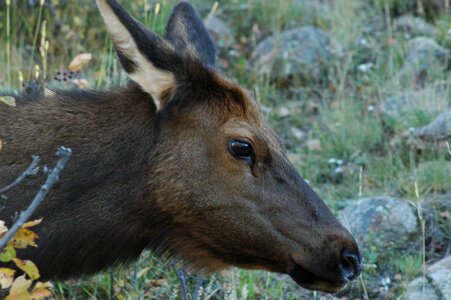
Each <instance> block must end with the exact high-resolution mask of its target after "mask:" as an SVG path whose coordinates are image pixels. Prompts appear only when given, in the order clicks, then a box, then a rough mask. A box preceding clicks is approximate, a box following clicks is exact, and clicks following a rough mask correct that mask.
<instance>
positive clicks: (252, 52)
mask: <svg viewBox="0 0 451 300" xmlns="http://www.w3.org/2000/svg"><path fill="white" fill-rule="evenodd" d="M120 2H121V3H122V4H123V5H124V6H125V7H126V8H127V10H128V11H130V12H131V13H132V14H133V15H134V16H135V17H136V18H138V19H139V20H140V21H142V22H143V23H145V24H146V25H147V26H149V27H150V28H152V29H153V30H154V31H156V32H159V33H163V32H164V28H165V24H166V20H167V18H168V15H169V14H170V12H171V9H172V7H173V6H174V4H175V3H176V2H177V1H176V0H164V1H159V2H157V1H153V0H139V1H126V0H123V1H120ZM191 2H192V3H193V4H195V6H196V7H197V9H198V11H199V13H200V15H201V16H202V17H203V18H206V19H208V18H210V19H209V22H208V23H209V29H210V30H211V31H212V32H213V33H215V39H216V42H217V45H218V56H219V68H220V69H221V71H223V72H224V73H225V74H227V76H229V77H230V78H232V79H234V80H236V81H238V82H239V83H240V84H242V85H243V86H244V87H246V88H247V89H249V90H250V91H251V92H252V93H253V94H254V95H255V97H256V98H257V99H258V101H259V102H260V104H261V106H262V110H263V112H264V114H265V117H266V118H267V120H268V122H269V123H270V124H271V125H272V126H273V128H274V129H275V130H276V131H277V132H278V134H279V135H280V136H281V137H283V139H284V140H285V143H286V145H287V148H288V151H289V155H290V158H291V159H292V161H293V162H294V163H295V165H296V166H297V167H298V169H299V171H300V172H301V174H303V176H304V177H305V178H306V179H308V180H309V182H310V183H311V184H312V185H313V186H314V187H315V188H316V190H317V191H319V194H320V195H321V196H322V197H323V198H324V199H325V201H326V202H327V203H328V205H329V206H330V207H331V208H332V209H333V210H334V211H336V212H338V211H339V210H341V209H343V208H344V207H345V206H347V205H349V203H351V202H353V201H357V200H358V199H361V198H365V197H375V196H391V197H395V198H399V199H405V200H403V201H407V202H408V203H409V205H410V203H412V204H413V206H414V207H416V208H422V207H423V206H422V203H429V204H430V203H432V204H433V206H434V207H439V208H438V209H435V210H432V211H431V212H429V213H428V216H427V219H426V220H427V222H428V223H427V224H426V223H424V225H425V227H423V229H424V230H422V231H421V230H420V235H419V236H418V237H417V239H415V240H412V241H409V243H406V247H405V248H404V249H402V250H400V251H398V252H396V251H395V252H390V253H386V249H384V248H383V247H382V248H381V247H376V246H372V247H371V246H368V247H365V248H364V250H363V251H364V253H363V254H364V257H365V262H366V264H367V269H366V271H365V272H364V274H363V276H362V277H361V278H360V280H358V281H356V282H355V283H353V284H351V285H350V287H348V288H347V289H346V290H345V291H344V292H342V293H340V294H338V295H334V296H332V295H325V294H321V293H315V292H310V291H306V290H302V289H301V288H299V287H297V286H296V285H295V284H294V283H293V282H292V281H291V280H290V279H289V278H288V277H285V276H282V275H278V274H270V273H267V272H263V271H243V270H238V269H232V270H229V271H226V272H223V273H220V274H215V275H213V276H209V277H207V278H203V280H202V282H201V281H200V279H199V277H196V276H195V275H190V276H189V277H188V278H189V290H190V292H189V294H190V296H192V295H194V294H195V293H194V289H195V286H196V283H198V286H197V287H200V291H199V292H198V293H197V296H198V299H302V298H305V299H360V298H362V299H363V298H371V299H376V298H380V299H395V298H397V297H398V296H399V295H401V294H402V293H403V292H404V291H405V290H406V287H407V286H408V283H409V282H410V281H411V280H413V279H414V278H416V277H418V276H420V277H421V276H425V274H424V273H423V265H424V264H425V263H426V264H429V263H433V262H435V261H437V260H439V259H441V258H443V257H445V256H447V255H449V253H450V249H451V242H450V236H451V223H450V216H449V210H448V209H449V207H450V205H449V202H451V196H450V194H449V193H450V192H451V176H450V173H451V162H450V157H451V152H450V149H449V133H448V135H447V136H445V138H443V137H441V138H434V137H432V138H429V139H427V140H422V139H421V137H419V138H418V139H416V138H413V137H412V136H409V134H408V132H409V128H419V127H422V126H425V125H428V124H430V123H431V122H432V121H433V120H434V119H435V118H436V117H437V115H438V114H439V113H441V112H443V111H445V110H446V109H447V108H449V107H450V105H451V92H450V90H451V77H450V67H451V63H450V54H449V53H450V52H449V51H450V50H451V15H450V13H449V1H435V0H421V1H419V0H406V1H403V0H367V1H362V0H340V1H332V0H329V1H328V0H312V1H307V0H306V1H302V0H283V1H272V0H261V1H258V0H229V1H220V2H219V3H215V1H211V0H193V1H191ZM401 16H411V17H412V16H414V17H416V18H417V19H415V20H417V21H415V22H416V23H415V22H414V23H412V24H411V25H409V26H404V27H402V28H401V26H398V23H397V20H399V18H400V17H401ZM211 18H215V19H214V20H213V21H212V19H211ZM0 20H1V23H0V35H1V36H0V49H1V51H0V70H1V72H0V93H15V92H21V91H23V90H25V92H28V93H33V92H35V91H36V90H39V88H40V87H41V86H42V84H45V86H47V87H51V88H64V89H76V88H102V89H108V88H111V87H114V86H117V85H124V84H126V82H127V77H126V75H125V74H124V72H123V71H122V69H121V67H120V64H119V63H118V60H117V58H116V55H115V53H114V49H113V47H112V45H111V42H110V41H109V39H108V37H107V34H106V30H105V28H104V25H103V23H102V19H101V17H100V16H99V14H98V12H97V10H96V7H95V3H94V1H91V0H81V1H69V0H46V1H43V0H42V1H39V0H10V1H9V0H6V1H5V0H0ZM418 20H419V21H418ZM218 22H220V23H219V24H218ZM419 22H420V23H421V24H422V25H423V27H421V26H420V27H418V26H419V25H418V23H419ZM415 24H416V25H415ZM302 26H314V27H315V28H316V29H319V30H321V32H322V33H324V35H325V36H326V37H327V39H328V43H327V45H326V46H324V45H319V46H318V48H317V51H323V49H322V47H328V48H327V49H326V50H327V51H328V52H327V53H328V54H327V59H325V60H324V61H321V62H320V70H321V72H320V76H319V77H318V76H309V74H304V73H302V72H301V71H298V72H296V71H294V72H292V73H290V74H288V75H287V74H285V73H283V72H282V73H278V72H276V71H275V68H274V66H276V67H277V65H278V64H279V63H280V62H279V61H275V62H273V66H272V68H271V69H270V71H269V72H265V71H262V68H260V67H259V66H258V59H259V56H261V55H263V54H265V50H264V49H263V48H262V47H260V46H259V44H260V42H261V41H263V40H264V39H265V38H268V37H269V38H271V37H272V38H273V41H275V42H274V44H277V43H282V47H279V48H277V47H274V49H273V50H272V51H273V52H271V53H273V55H275V56H277V55H278V53H279V52H280V53H283V51H284V45H283V42H284V39H283V36H284V33H285V32H286V31H287V30H291V29H299V28H300V27H302ZM424 26H426V28H427V29H426V30H425V29H424ZM417 36H426V37H427V38H429V39H431V40H433V41H435V43H436V45H437V47H439V48H440V51H442V52H443V51H445V52H444V53H445V56H446V55H447V57H446V58H445V60H439V61H440V63H439V64H438V65H437V64H434V62H435V61H434V60H433V59H432V60H429V59H425V60H424V61H420V62H418V61H416V62H415V61H412V55H410V56H409V53H410V52H409V51H411V49H412V40H413V39H414V38H415V37H417ZM273 46H274V45H273ZM262 49H263V50H262ZM261 51H263V53H262V52H261ZM437 51H438V50H437ZM446 51H448V52H446ZM82 53H90V54H91V55H92V59H89V56H83V57H82V58H81V60H82V62H81V63H79V64H77V63H76V64H75V65H76V66H75V67H74V65H72V67H71V68H69V65H70V63H71V61H72V60H73V59H74V57H76V56H77V55H79V54H82ZM414 53H415V52H414ZM426 53H427V55H431V56H434V55H435V54H434V53H436V52H434V51H432V50H431V51H429V52H428V51H426ZM446 53H447V54H446ZM300 55H302V54H300ZM318 55H320V54H318ZM280 56H281V57H282V58H281V59H282V60H283V59H284V55H280ZM413 57H416V55H413ZM79 59H80V57H79ZM285 59H287V61H289V59H291V58H290V57H285ZM88 62H89V63H88ZM85 63H88V64H87V65H85ZM290 63H291V62H290ZM417 63H418V64H420V65H421V66H424V68H423V69H421V66H420V67H419V69H418V68H413V69H409V67H410V66H412V65H413V64H417ZM303 64H307V63H306V62H303ZM422 64H423V65H422ZM424 64H426V65H424ZM305 67H306V68H308V67H309V66H308V65H306V66H305ZM288 68H291V67H288ZM293 68H296V62H294V63H293ZM312 72H313V71H312ZM406 74H407V75H406ZM310 75H311V74H310ZM393 97H394V98H393ZM396 97H398V98H396ZM400 97H401V98H402V97H404V98H415V99H416V98H419V99H420V101H419V102H417V103H418V105H414V106H408V107H405V105H404V106H403V101H402V100H399V98H400ZM387 99H388V100H387ZM390 99H391V100H390ZM393 99H394V101H395V104H396V105H394V106H393V105H390V103H392V102H390V101H392V100H393ZM397 99H398V100H397ZM387 101H388V102H387ZM0 121H1V120H0ZM448 122H449V121H448ZM448 124H451V123H448ZM448 126H449V127H451V125H448ZM448 130H449V129H448ZM448 132H449V131H448ZM443 195H445V196H444V197H441V198H440V197H439V196H443ZM430 199H432V200H430ZM434 199H435V200H434ZM437 199H442V200H437ZM428 201H429V202H428ZM431 201H432V202H431ZM434 201H435V202H434ZM437 201H441V202H440V203H437ZM417 212H418V215H417V216H416V217H419V222H420V223H419V224H423V223H421V222H422V220H424V219H423V216H422V213H421V212H422V210H420V209H418V211H417ZM424 218H426V217H424ZM420 227H421V226H420ZM437 232H440V234H437ZM37 243H38V244H39V240H37ZM422 245H424V247H422ZM379 257H384V259H383V260H380V259H378V258H379ZM54 284H55V287H54V297H55V298H58V299H63V298H64V299H108V298H110V299H179V298H180V297H181V287H180V282H179V280H178V279H177V276H176V273H175V271H174V267H173V265H172V262H171V261H170V260H160V259H158V258H155V257H153V256H152V254H151V253H144V254H143V255H142V256H141V259H140V260H139V262H137V263H135V264H133V265H131V266H124V267H123V268H120V269H117V270H114V271H111V272H107V273H105V274H100V275H97V276H94V277H92V278H87V279H83V280H74V281H70V282H57V283H54Z"/></svg>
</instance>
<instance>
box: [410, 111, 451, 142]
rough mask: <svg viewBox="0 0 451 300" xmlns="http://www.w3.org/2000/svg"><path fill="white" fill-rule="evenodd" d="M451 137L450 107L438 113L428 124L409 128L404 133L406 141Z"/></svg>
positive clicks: (437, 139) (435, 139) (436, 139)
mask: <svg viewBox="0 0 451 300" xmlns="http://www.w3.org/2000/svg"><path fill="white" fill-rule="evenodd" d="M448 137H451V108H448V109H446V110H445V111H444V112H442V113H441V114H439V115H438V116H437V118H435V119H434V121H432V122H431V123H430V124H429V125H426V126H423V127H420V128H410V129H409V130H407V131H406V132H405V133H404V138H406V139H407V143H408V144H409V143H410V144H411V143H414V144H415V142H416V141H418V140H419V141H441V140H446V139H447V138H448Z"/></svg>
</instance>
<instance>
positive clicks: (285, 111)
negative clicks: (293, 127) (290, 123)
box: [279, 106, 291, 118]
mask: <svg viewBox="0 0 451 300" xmlns="http://www.w3.org/2000/svg"><path fill="white" fill-rule="evenodd" d="M290 114H291V112H290V110H289V109H288V108H286V107H285V106H282V107H281V108H280V109H279V117H281V118H286V117H288V116H289V115H290Z"/></svg>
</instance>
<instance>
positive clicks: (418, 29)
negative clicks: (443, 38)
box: [395, 15, 439, 37]
mask: <svg viewBox="0 0 451 300" xmlns="http://www.w3.org/2000/svg"><path fill="white" fill-rule="evenodd" d="M395 27H396V29H398V30H399V31H401V32H404V33H407V34H409V35H411V36H428V37H436V36H438V34H439V31H438V30H437V29H436V28H435V27H434V26H433V25H431V24H429V23H427V22H426V21H425V20H424V19H422V18H419V17H414V16H412V15H404V16H401V17H399V18H398V19H396V20H395Z"/></svg>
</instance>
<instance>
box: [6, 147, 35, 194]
mask: <svg viewBox="0 0 451 300" xmlns="http://www.w3.org/2000/svg"><path fill="white" fill-rule="evenodd" d="M32 157H33V161H32V162H31V164H30V166H28V168H27V169H26V170H25V172H23V173H22V174H21V175H20V176H19V177H17V178H16V180H14V182H13V183H11V184H10V185H7V186H5V187H4V188H2V189H0V194H3V193H5V192H6V191H9V190H10V189H12V188H13V187H15V186H16V185H19V184H20V183H21V182H22V180H24V179H25V178H26V177H27V176H30V175H33V174H35V173H36V168H37V166H38V164H39V162H40V161H41V158H40V157H39V156H37V155H33V156H32Z"/></svg>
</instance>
